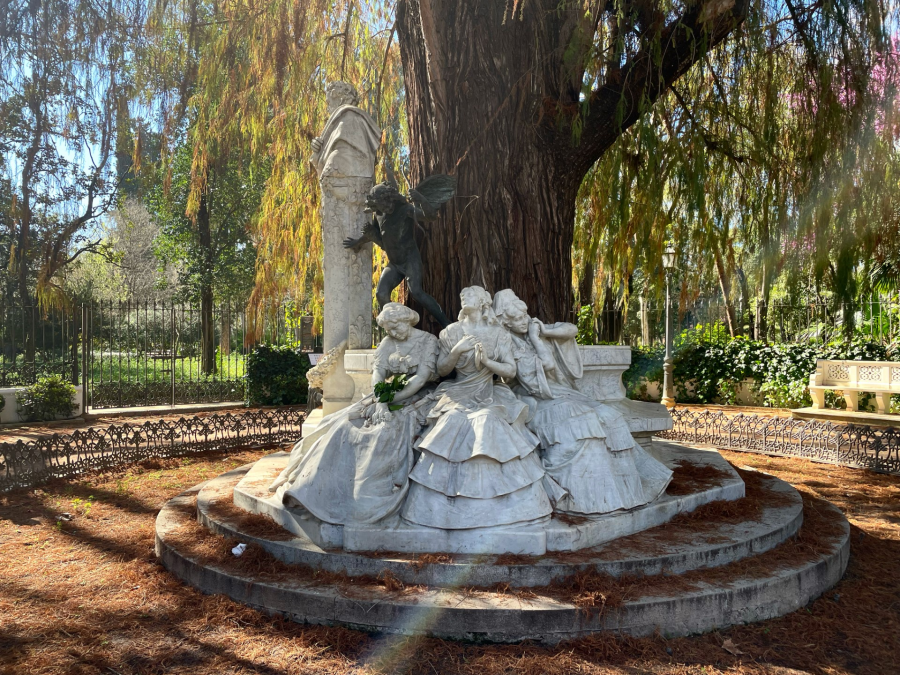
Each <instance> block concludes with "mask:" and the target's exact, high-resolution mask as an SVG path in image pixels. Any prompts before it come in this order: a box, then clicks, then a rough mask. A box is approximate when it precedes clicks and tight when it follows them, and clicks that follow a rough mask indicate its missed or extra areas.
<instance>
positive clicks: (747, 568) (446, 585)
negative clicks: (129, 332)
mask: <svg viewBox="0 0 900 675" xmlns="http://www.w3.org/2000/svg"><path fill="white" fill-rule="evenodd" d="M667 445H668V444H667ZM671 445H674V444H671ZM684 450H685V452H687V449H684ZM672 452H674V450H672ZM713 454H716V453H713ZM716 456H718V455H717V454H716ZM272 461H273V462H274V460H272ZM276 468H277V467H276V466H274V465H273V466H272V467H271V471H274V470H275V469H276ZM745 475H747V476H751V477H753V479H754V481H753V485H755V488H754V490H755V491H754V493H753V496H752V497H748V498H747V502H748V503H749V502H750V501H751V500H752V501H753V503H754V504H756V507H755V508H749V507H747V513H750V514H753V515H752V517H751V516H748V517H746V518H737V519H735V518H734V517H733V515H732V516H731V517H729V516H728V515H727V514H729V513H732V514H733V513H734V509H738V512H740V509H741V508H742V504H743V503H744V501H743V500H738V501H736V502H735V503H734V507H730V506H729V507H728V508H725V509H722V508H720V504H721V502H720V503H719V504H710V505H709V506H706V507H703V508H705V509H706V510H705V511H704V512H703V515H702V520H703V526H702V527H698V526H697V525H696V521H695V520H694V519H692V518H689V517H687V516H682V517H680V518H675V519H674V520H673V521H671V522H669V523H668V524H666V525H663V526H660V527H656V528H653V529H649V530H646V531H644V532H641V533H639V534H635V535H632V536H629V537H624V538H620V539H616V540H614V541H608V542H606V543H603V544H600V545H597V546H594V547H591V548H589V549H585V550H581V551H577V552H559V553H548V554H547V555H543V556H515V555H501V556H492V555H469V554H456V555H452V556H451V555H405V554H400V553H383V554H373V553H366V554H361V553H353V552H348V551H341V550H326V549H323V548H322V547H320V546H317V545H316V544H315V543H313V542H312V541H310V539H309V538H307V537H305V536H295V537H291V536H290V535H288V534H286V533H281V534H282V536H272V532H273V528H272V523H271V522H270V521H268V520H266V519H263V518H261V517H260V516H248V515H247V514H246V513H245V512H244V511H242V510H241V509H238V508H235V506H234V504H232V493H233V492H234V497H235V499H236V500H237V501H240V498H238V497H237V494H238V492H237V491H236V488H237V486H238V485H241V484H242V485H243V487H242V488H241V490H243V491H244V492H245V493H247V494H251V493H252V492H253V486H252V485H251V483H253V482H254V481H255V482H257V483H259V484H260V485H261V484H262V482H263V481H264V480H271V477H270V476H264V475H261V474H259V475H257V476H255V477H253V478H251V476H250V467H249V466H248V467H242V468H240V469H236V470H234V471H232V472H229V473H227V474H223V475H222V476H220V477H218V478H216V479H214V480H212V481H210V482H208V483H206V484H204V485H202V486H198V487H197V488H194V489H193V490H191V491H188V492H186V493H184V494H182V495H180V496H179V497H177V498H175V499H173V500H172V501H170V502H169V503H168V504H167V505H166V507H165V508H164V509H163V510H162V511H161V512H160V514H159V517H158V519H157V542H156V547H157V553H158V555H159V556H160V558H161V559H162V562H163V564H164V565H165V566H166V567H167V568H168V569H169V570H171V571H172V572H173V573H174V574H176V575H177V576H178V577H179V578H181V579H183V580H185V581H186V582H188V583H190V584H191V585H193V586H196V587H198V588H200V589H201V590H203V591H205V592H209V593H223V594H226V595H228V596H229V597H231V598H233V599H235V600H237V601H240V602H243V603H246V604H248V605H251V606H253V607H256V608H258V609H261V610H263V611H266V612H268V613H272V614H280V615H284V616H286V617H288V618H291V619H293V620H296V621H300V622H305V623H317V624H328V625H345V626H349V627H353V628H361V629H365V630H375V631H382V632H390V633H400V634H409V635H413V634H428V635H435V636H439V637H447V638H458V639H473V640H493V641H518V640H523V639H535V640H541V641H546V642H555V641H558V640H562V639H568V638H572V637H577V636H580V635H584V634H586V633H591V632H597V631H604V630H613V631H617V632H622V633H627V634H631V635H650V634H653V633H654V632H655V631H656V630H659V631H660V632H661V633H662V634H663V635H665V636H676V635H686V634H690V633H696V632H703V631H708V630H714V629H720V628H724V627H726V626H729V625H732V624H736V623H745V622H750V621H760V620H764V619H768V618H772V617H775V616H780V615H783V614H785V613H787V612H790V611H793V610H795V609H798V608H800V607H803V606H804V605H805V604H806V603H808V602H809V601H811V600H812V599H814V598H816V597H817V596H819V595H820V594H822V593H823V592H824V591H825V590H826V589H828V588H830V587H831V586H832V585H834V584H835V583H836V582H837V581H838V580H839V579H840V578H841V576H842V575H843V572H844V570H845V568H846V565H847V560H848V557H849V526H848V524H847V522H846V520H845V519H844V518H843V516H842V515H841V514H840V512H839V511H837V509H835V508H834V507H832V506H831V505H829V504H827V503H826V502H817V504H816V505H815V509H816V511H817V512H818V513H819V514H820V517H819V519H818V520H817V521H816V522H819V526H820V527H821V514H823V513H824V514H826V515H827V517H828V518H829V519H830V521H829V526H830V529H829V528H825V529H828V537H830V538H826V540H824V544H822V545H821V546H820V547H819V553H817V554H816V555H814V556H811V557H810V556H807V557H805V558H802V557H801V558H795V557H794V554H793V552H791V551H792V549H789V550H788V555H785V554H784V553H780V551H781V550H782V549H781V548H780V547H783V546H786V547H790V546H791V543H790V540H791V538H792V537H793V535H795V534H796V533H797V531H798V529H799V528H800V527H801V525H802V524H803V507H802V500H801V499H800V496H799V494H798V493H797V492H796V491H795V490H794V489H793V488H792V487H791V486H790V485H788V484H786V483H784V482H783V481H780V480H778V479H775V478H773V477H769V476H766V475H765V474H758V473H753V474H745ZM728 480H729V479H728V478H724V479H723V480H722V481H720V482H728ZM748 480H749V478H748ZM748 485H749V483H748ZM741 487H742V488H743V482H742V483H741ZM708 490H709V488H707V489H706V490H701V489H698V490H696V491H694V492H691V493H690V494H686V495H680V496H678V497H674V496H672V495H669V496H667V497H666V498H665V499H674V500H683V501H684V502H688V503H695V508H696V507H699V506H700V505H701V504H702V503H703V502H700V501H698V498H697V495H698V494H701V493H704V492H707V491H708ZM717 514H719V515H717ZM195 518H199V521H200V523H202V525H203V526H205V527H204V528H203V529H199V526H198V525H197V524H196V521H195ZM254 519H255V520H254ZM260 522H262V523H263V524H265V523H269V525H268V526H260ZM190 528H193V530H192V529H190ZM194 530H197V536H198V537H199V538H201V539H210V540H211V541H213V542H219V543H218V544H216V545H215V546H213V547H212V548H214V549H216V547H218V548H217V549H216V550H221V551H222V552H223V553H222V554H221V556H220V557H219V558H218V559H216V560H213V561H210V560H209V559H208V557H207V558H204V557H203V556H200V555H197V553H196V552H195V551H194V550H193V549H192V547H191V543H190V542H188V543H185V540H184V538H183V537H184V535H183V534H181V535H179V533H184V532H193V531H194ZM274 531H276V532H280V531H279V530H278V529H277V528H275V529H274ZM301 531H304V530H302V528H301ZM804 531H806V530H805V529H804ZM219 535H225V536H226V537H228V538H229V539H230V540H238V541H242V542H245V543H247V544H249V545H251V546H254V545H255V546H256V547H259V548H261V549H263V550H264V551H265V552H267V553H268V554H269V555H270V556H272V557H273V558H275V559H277V561H281V562H279V563H277V564H281V563H288V565H283V568H284V569H285V570H286V571H283V572H282V575H281V576H280V577H275V578H273V577H271V576H269V577H265V578H260V577H257V576H254V574H252V573H248V572H246V571H245V570H243V569H242V568H240V565H239V564H238V563H239V561H238V560H237V559H236V558H234V557H233V556H231V555H230V554H228V553H227V550H228V548H230V545H229V544H227V543H226V542H225V541H224V540H223V539H221V537H220V536H219ZM192 536H194V535H192ZM810 536H811V537H814V536H815V532H811V533H810ZM804 541H805V542H808V541H809V538H807V537H805V538H804ZM259 555H263V556H265V555H266V553H264V552H263V551H260V552H259ZM786 558H787V559H788V560H789V562H785V559H786ZM277 561H273V562H277ZM294 566H296V570H297V573H296V575H294V574H293V572H292V571H291V570H292V569H293V568H294ZM712 568H716V572H715V574H707V572H705V571H704V570H707V571H708V570H711V569H712ZM320 573H328V574H323V575H321V579H323V581H317V578H319V575H320ZM576 575H577V577H578V579H579V584H580V585H581V586H583V585H584V584H585V583H586V581H585V580H588V581H587V582H588V583H590V580H591V579H594V580H595V581H596V580H598V579H599V580H600V582H601V586H602V587H603V589H604V591H605V593H606V594H608V595H609V596H610V597H611V598H612V597H614V596H617V597H618V598H619V601H618V602H615V603H614V606H608V607H606V608H603V607H599V608H597V607H590V608H587V609H586V608H585V606H584V605H583V604H580V603H579V602H578V601H577V597H576V596H577V593H576V592H575V590H574V587H575V583H574V579H575V577H576ZM585 575H587V576H585ZM674 575H681V576H680V577H674ZM673 577H674V579H675V583H673ZM616 578H618V579H619V581H616ZM375 579H381V580H382V582H381V583H379V582H376V581H375ZM386 579H388V580H390V581H391V583H385V580H386ZM604 579H605V580H607V581H603V580H604ZM389 588H390V589H392V590H388V589H389ZM498 589H499V590H498ZM617 594H618V595H617Z"/></svg>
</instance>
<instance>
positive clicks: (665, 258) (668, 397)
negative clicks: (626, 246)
mask: <svg viewBox="0 0 900 675" xmlns="http://www.w3.org/2000/svg"><path fill="white" fill-rule="evenodd" d="M662 263H663V269H665V271H666V358H665V360H663V392H662V404H663V405H664V406H666V407H667V408H674V407H675V381H674V380H673V378H672V366H673V364H672V337H673V336H672V316H671V315H672V296H671V293H670V289H669V282H670V281H671V277H672V270H673V269H675V249H674V248H672V246H671V244H670V245H669V246H666V250H665V251H664V252H663V255H662Z"/></svg>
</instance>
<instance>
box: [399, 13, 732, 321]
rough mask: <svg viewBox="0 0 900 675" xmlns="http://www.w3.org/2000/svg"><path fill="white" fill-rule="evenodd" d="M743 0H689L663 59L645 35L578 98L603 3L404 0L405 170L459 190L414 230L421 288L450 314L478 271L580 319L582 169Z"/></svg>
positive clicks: (711, 40) (551, 312)
mask: <svg viewBox="0 0 900 675" xmlns="http://www.w3.org/2000/svg"><path fill="white" fill-rule="evenodd" d="M746 4H747V3H746V0H738V2H737V3H736V4H735V5H733V6H731V7H728V6H725V5H723V4H722V3H719V4H718V5H716V4H715V1H714V0H710V1H709V2H706V3H698V4H697V5H695V6H693V7H692V9H691V10H689V11H688V12H687V13H686V14H685V15H684V16H683V17H681V18H680V19H678V20H675V21H673V22H672V23H671V24H669V25H666V26H663V27H662V29H661V32H660V34H659V40H660V41H661V42H660V43H661V44H665V45H666V49H665V50H663V57H662V58H661V60H660V59H658V58H657V56H654V54H656V53H657V52H656V51H655V47H657V46H658V44H657V45H656V46H654V45H651V44H650V42H648V43H647V46H646V49H642V50H641V51H640V52H639V53H637V54H636V55H635V56H634V57H633V58H632V59H630V60H629V61H627V62H626V63H625V64H624V65H622V66H621V67H618V66H617V67H615V68H611V69H610V71H609V76H608V78H607V81H606V82H605V83H604V84H603V86H602V87H599V88H598V89H597V90H596V91H595V92H594V93H592V94H591V95H590V96H589V99H588V101H587V102H586V103H587V104H588V105H587V106H582V105H581V104H580V96H581V93H582V85H583V80H584V72H585V70H584V67H585V63H586V59H587V57H588V54H589V52H590V47H591V44H592V40H593V36H594V33H595V30H596V27H597V24H598V22H599V21H600V20H601V18H602V15H601V14H600V13H599V12H596V11H595V12H594V14H593V15H592V14H591V12H590V11H588V12H586V11H585V6H584V4H583V3H580V2H578V3H560V2H559V0H535V2H531V3H525V5H524V7H523V8H522V10H523V11H522V13H521V16H518V15H517V16H515V17H514V18H506V20H505V22H504V18H505V17H504V13H505V11H506V5H507V3H504V2H484V1H482V0H399V1H398V4H397V35H398V38H399V43H400V53H401V58H402V62H403V72H404V83H405V86H406V102H407V111H408V122H409V131H410V169H411V176H410V182H411V184H412V185H415V184H416V182H417V181H419V180H421V179H423V178H425V177H426V176H428V175H430V174H433V173H450V174H455V175H456V176H457V177H458V188H457V197H456V198H455V199H454V200H452V201H451V202H450V203H448V204H447V205H446V206H445V207H444V208H443V210H442V213H441V217H440V219H439V220H438V221H437V222H435V223H433V224H431V225H430V226H428V227H429V231H428V233H427V235H424V236H420V239H421V241H420V242H419V245H420V248H421V250H422V258H423V262H424V267H425V276H424V287H425V290H426V291H427V292H429V293H431V294H432V295H433V296H434V297H435V298H436V299H437V300H438V302H439V303H440V304H441V306H442V307H443V309H444V311H445V313H446V314H447V315H448V316H453V315H454V314H455V313H456V311H457V310H458V308H459V298H458V296H459V292H460V290H461V289H462V288H463V287H465V286H468V285H472V284H477V285H480V286H484V287H485V288H486V289H487V290H489V291H491V292H496V291H499V290H501V289H503V288H507V287H509V288H512V289H513V290H514V291H515V292H516V293H517V294H518V295H519V297H521V298H522V299H523V300H524V301H525V302H526V303H527V304H528V307H529V310H530V311H531V313H532V314H533V315H535V316H537V317H539V318H541V319H543V320H544V321H561V320H565V321H574V316H573V307H572V263H571V245H572V234H573V229H574V220H575V198H576V196H577V192H578V188H579V185H580V184H581V180H582V178H583V177H584V175H585V173H586V172H587V171H588V170H589V168H590V167H591V166H592V165H593V163H594V162H596V161H597V159H599V157H600V156H601V155H602V154H603V152H604V151H605V150H606V149H607V148H609V147H610V145H612V144H613V143H614V142H615V140H616V139H617V138H618V137H619V135H621V133H622V131H623V130H624V129H627V128H628V127H629V126H630V125H631V124H633V123H634V121H635V120H637V119H638V117H639V115H640V114H641V113H642V112H643V110H644V109H645V107H642V104H643V103H646V102H647V101H649V102H652V101H654V100H656V99H657V98H658V97H659V96H660V95H661V94H662V93H663V92H664V91H665V90H666V89H667V88H668V86H669V84H670V83H671V82H672V81H673V80H674V79H676V78H677V77H679V76H680V75H681V74H683V73H684V72H685V71H686V70H687V68H689V67H690V65H691V64H692V63H693V62H694V61H696V60H697V59H698V58H700V57H701V56H702V54H703V51H704V49H705V48H707V47H711V46H714V45H715V44H716V43H718V42H719V41H721V40H722V39H723V38H724V37H725V36H726V35H727V34H728V33H729V32H730V31H731V30H732V29H733V28H734V26H735V25H737V23H739V22H740V21H741V20H742V18H743V14H744V13H745V12H746ZM707 5H709V7H707ZM710 7H712V8H713V9H710ZM716 7H724V9H723V10H719V9H715V8H716ZM704 11H706V14H703V12H704ZM710 17H713V18H710ZM701 35H702V37H700V36H701ZM651 62H653V63H657V64H658V65H657V66H656V67H652V68H649V67H647V64H648V63H651ZM585 108H586V109H587V112H586V113H585V114H584V116H583V117H580V113H581V112H582V111H583V110H585ZM573 124H574V125H576V126H579V125H580V126H581V130H580V133H577V134H576V133H573ZM576 137H577V140H576ZM426 322H428V323H427V324H426V325H428V326H429V327H431V328H434V327H435V324H434V322H433V321H430V317H428V318H426Z"/></svg>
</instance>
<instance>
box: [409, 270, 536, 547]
mask: <svg viewBox="0 0 900 675" xmlns="http://www.w3.org/2000/svg"><path fill="white" fill-rule="evenodd" d="M460 299H461V301H462V311H461V312H460V315H459V320H458V321H457V322H456V323H453V324H450V325H449V326H448V327H447V328H445V329H444V330H443V331H441V335H440V355H439V357H438V372H439V373H440V374H441V375H448V374H449V373H451V372H452V371H455V372H456V377H455V379H452V380H447V381H444V382H442V383H441V384H440V385H438V387H437V389H435V391H434V393H433V394H432V396H433V397H434V398H435V399H436V403H435V404H434V407H433V408H432V409H431V411H430V412H429V413H428V418H427V419H428V427H427V428H426V429H425V430H424V431H423V432H422V437H421V438H420V440H419V441H418V442H417V443H416V448H417V449H418V450H420V451H421V453H422V454H421V456H420V457H419V461H418V462H417V463H416V466H415V468H414V469H413V471H412V473H411V474H410V488H409V494H408V496H407V500H406V503H405V504H404V506H403V510H402V516H403V518H404V519H405V520H408V521H410V522H413V523H418V524H419V525H426V526H428V527H435V528H441V529H445V530H452V529H469V528H480V527H492V526H497V525H510V524H513V523H526V522H533V521H536V520H540V519H542V518H545V517H546V516H549V515H550V513H551V510H552V507H551V505H550V500H549V499H548V497H547V494H546V492H545V491H544V488H543V486H542V479H543V477H544V469H543V467H542V466H541V461H540V458H539V457H538V454H537V447H538V439H537V437H536V436H535V435H534V434H533V433H532V432H531V431H529V430H528V428H527V427H526V426H525V422H526V420H527V417H528V407H527V406H526V405H525V404H523V403H522V402H521V401H519V400H518V399H517V398H516V397H515V395H514V394H513V393H512V391H511V390H510V389H509V387H507V386H506V385H505V384H503V383H502V382H501V381H500V380H499V379H498V378H512V377H513V376H514V375H515V372H516V366H515V360H514V359H513V344H512V340H511V338H510V335H509V333H508V332H507V331H506V330H504V329H503V327H502V326H500V325H499V323H498V322H497V320H496V317H495V316H494V314H493V312H492V311H491V296H490V293H488V292H487V291H485V290H484V289H483V288H480V287H477V286H473V287H469V288H465V289H463V291H462V292H461V293H460Z"/></svg>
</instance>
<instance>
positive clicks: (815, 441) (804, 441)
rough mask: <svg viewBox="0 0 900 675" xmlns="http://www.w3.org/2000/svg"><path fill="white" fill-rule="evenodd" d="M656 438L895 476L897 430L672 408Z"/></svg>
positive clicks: (899, 463) (899, 451) (899, 470)
mask: <svg viewBox="0 0 900 675" xmlns="http://www.w3.org/2000/svg"><path fill="white" fill-rule="evenodd" d="M672 417H673V419H674V422H675V426H674V428H673V429H672V430H671V431H667V432H664V433H662V434H660V436H662V437H664V438H668V439H670V440H673V441H684V442H687V443H701V444H706V445H713V446H715V447H717V448H726V449H733V450H742V451H748V450H749V451H751V452H759V453H762V454H767V455H782V456H788V457H803V458H806V459H811V460H815V461H819V462H828V463H831V464H841V465H843V466H851V467H856V468H863V469H871V470H872V471H878V472H880V473H893V474H900V429H897V428H895V427H870V426H860V425H856V424H834V423H832V422H820V421H815V420H799V419H790V418H784V417H764V416H762V415H752V414H744V413H739V414H736V415H728V414H726V413H725V412H722V411H718V410H716V411H711V410H690V409H686V408H676V409H674V410H673V411H672Z"/></svg>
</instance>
